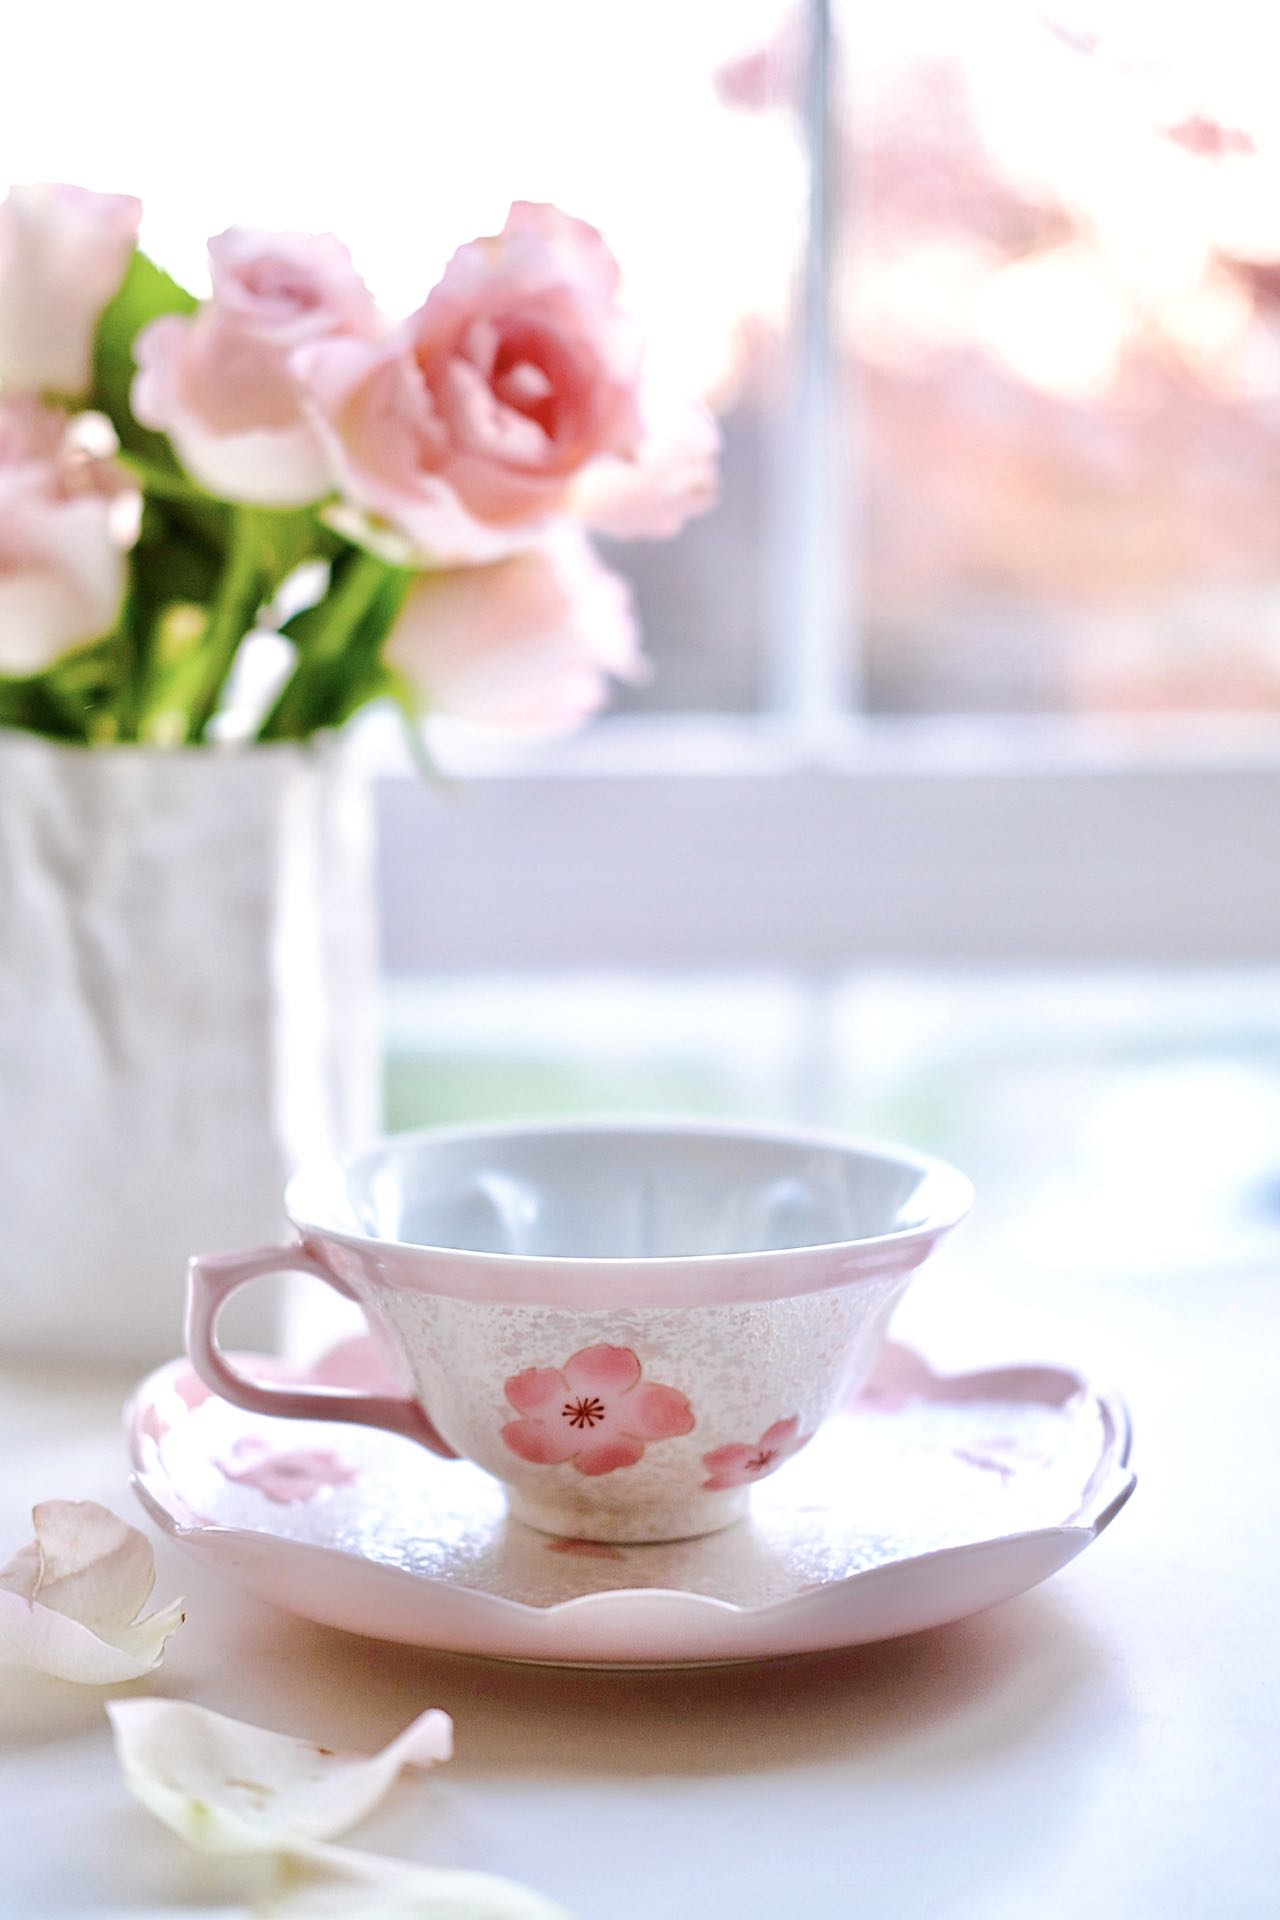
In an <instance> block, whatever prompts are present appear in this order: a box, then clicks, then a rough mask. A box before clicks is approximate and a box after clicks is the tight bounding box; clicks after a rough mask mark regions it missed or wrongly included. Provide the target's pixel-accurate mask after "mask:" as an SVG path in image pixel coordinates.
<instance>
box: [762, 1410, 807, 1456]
mask: <svg viewBox="0 0 1280 1920" xmlns="http://www.w3.org/2000/svg"><path fill="white" fill-rule="evenodd" d="M799 1431H800V1422H799V1420H798V1419H797V1417H796V1415H795V1414H792V1416H791V1418H790V1419H789V1420H775V1421H774V1423H773V1425H772V1426H771V1427H770V1428H769V1430H768V1431H767V1432H766V1433H763V1434H761V1436H760V1445H759V1447H758V1449H756V1451H758V1452H760V1453H765V1452H767V1451H768V1450H769V1448H771V1447H772V1448H775V1449H777V1450H778V1451H779V1452H781V1451H782V1450H784V1449H785V1450H786V1451H788V1452H791V1451H794V1449H795V1448H796V1447H797V1446H799V1444H800V1443H799V1441H798V1439H797V1437H796V1436H797V1434H798V1433H799Z"/></svg>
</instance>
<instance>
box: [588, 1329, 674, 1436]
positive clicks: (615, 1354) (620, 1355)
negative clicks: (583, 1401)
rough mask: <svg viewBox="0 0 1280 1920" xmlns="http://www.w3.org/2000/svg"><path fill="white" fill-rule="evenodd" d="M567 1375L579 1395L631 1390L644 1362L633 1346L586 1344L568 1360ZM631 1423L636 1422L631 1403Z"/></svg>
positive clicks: (628, 1419) (628, 1408)
mask: <svg viewBox="0 0 1280 1920" xmlns="http://www.w3.org/2000/svg"><path fill="white" fill-rule="evenodd" d="M564 1377H565V1380H566V1381H567V1383H568V1385H569V1386H570V1388H571V1389H572V1391H573V1392H574V1393H575V1394H593V1393H595V1394H602V1395H605V1394H607V1395H609V1396H612V1395H614V1394H619V1393H628V1392H630V1390H631V1388H632V1387H634V1386H635V1385H636V1383H637V1382H638V1380H639V1378H640V1362H639V1361H638V1360H637V1359H636V1356H635V1354H634V1353H632V1351H631V1349H630V1347H584V1348H583V1349H582V1351H581V1352H580V1353H575V1354H574V1356H573V1358H572V1359H571V1360H566V1361H565V1364H564ZM627 1425H628V1426H629V1427H631V1426H633V1425H634V1422H633V1420H632V1417H631V1405H630V1403H628V1406H627ZM637 1431H638V1429H637ZM681 1431H682V1432H687V1431H688V1429H687V1428H682V1429H681Z"/></svg>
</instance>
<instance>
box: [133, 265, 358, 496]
mask: <svg viewBox="0 0 1280 1920" xmlns="http://www.w3.org/2000/svg"><path fill="white" fill-rule="evenodd" d="M209 264H210V269H211V272H212V277H213V297H212V298H211V299H210V300H209V301H208V302H207V303H206V304H205V305H204V306H203V307H202V308H201V310H200V312H199V313H198V314H196V315H194V316H193V317H190V318H187V317H183V316H179V315H170V316H168V317H166V318H165V319H162V320H155V321H153V322H152V324H151V325H150V326H149V327H147V328H145V329H144V330H143V332H142V333H141V334H140V335H139V336H138V340H137V343H136V346H135V349H134V351H135V354H136V358H137V362H138V369H139V371H138V377H137V379H136V380H135V382H134V387H133V410H134V412H135V413H136V414H137V416H138V418H139V420H141V421H142V423H143V425H144V426H148V427H154V428H157V429H158V430H159V431H160V432H161V433H167V434H168V435H169V437H170V439H171V440H172V441H173V444H174V447H175V448H176V450H177V453H178V456H179V458H180V459H181V461H182V464H183V465H184V466H185V467H186V468H187V470H188V472H189V473H191V474H192V475H193V477H194V478H195V479H196V480H198V481H199V482H200V484H201V486H203V487H207V488H208V489H209V491H210V492H211V493H216V494H222V495H224V496H225V497H226V498H228V499H231V500H244V501H250V502H253V503H256V504H258V505H261V506H274V507H293V506H305V505H306V504H307V503H308V502H309V501H312V500H318V499H319V498H320V497H321V495H322V494H325V493H327V492H328V491H329V489H330V486H331V484H332V482H331V479H330V474H329V467H328V463H327V460H326V456H325V452H324V448H323V447H322V445H321V441H320V438H319V435H318V433H317V431H316V429H315V427H314V426H313V424H312V422H311V420H310V418H309V415H308V411H307V409H306V408H305V407H304V404H303V399H302V394H301V390H300V387H299V384H298V380H297V377H296V375H295V374H294V372H293V364H292V363H293V356H294V354H295V353H297V352H298V351H299V350H300V349H301V348H303V347H314V346H315V345H316V344H317V343H318V342H320V341H332V340H341V339H345V338H348V337H350V338H359V339H371V338H373V337H374V336H376V335H377V334H378V333H379V332H380V331H381V330H382V323H381V321H380V319H379V316H378V312H377V309H376V307H375V306H374V304H373V300H372V297H371V296H370V294H369V292H368V289H367V288H366V287H365V284H364V282H363V281H362V280H361V279H360V277H359V275H358V274H357V273H356V271H355V268H354V267H353V266H352V264H351V256H350V255H349V253H348V252H347V250H346V248H345V247H344V246H343V245H342V244H341V242H340V241H338V240H335V239H334V237H333V236H332V234H298V233H283V234H269V233H251V232H248V231H245V230H242V229H239V228H232V229H231V231H230V232H228V233H224V234H221V235H219V237H218V238H217V239H216V240H211V241H210V242H209Z"/></svg>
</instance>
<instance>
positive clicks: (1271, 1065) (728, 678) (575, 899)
mask: <svg viewBox="0 0 1280 1920" xmlns="http://www.w3.org/2000/svg"><path fill="white" fill-rule="evenodd" d="M181 14H182V10H181V9H174V8H171V7H169V6H165V5H150V4H143V3H142V0H131V3H130V4H126V5H122V6H118V7H113V8H111V9H103V8H97V7H94V8H89V7H87V6H86V7H83V8H78V7H74V6H68V5H62V6H57V7H49V8H47V9H45V10H42V11H40V12H38V13H37V11H36V10H34V9H24V10H23V17H22V18H21V19H15V20H13V21H11V22H9V24H8V25H7V27H6V41H7V47H8V58H9V61H10V67H11V71H12V72H13V73H21V72H22V71H37V70H40V71H56V72H57V73H58V75H59V92H60V100H59V107H58V112H57V114H56V115H51V114H50V111H49V101H48V97H47V93H45V92H43V91H36V90H31V91H29V92H28V91H27V90H26V89H23V88H20V87H15V86H11V87H10V89H9V90H8V97H7V99H6V110H5V116H4V120H3V124H2V125H0V174H5V175H6V177H9V178H40V177H42V176H45V175H48V176H52V177H65V178H71V179H75V180H81V181H84V182H85V183H86V184H90V185H93V186H95V187H98V188H103V189H109V190H118V191H131V192H136V193H138V194H139V195H141V197H142V198H143V201H144V203H145V207H146V216H145V223H144V229H143V239H144V244H146V245H147V247H148V249H149V250H150V251H151V252H152V254H153V255H155V256H156V257H157V258H159V259H160V260H161V261H162V262H164V264H166V265H167V266H169V267H170V268H171V269H172V270H173V271H174V272H175V273H177V274H179V275H180V276H181V277H182V278H184V279H185V280H186V281H187V282H188V284H190V285H192V286H193V287H197V288H199V287H201V286H202V285H204V284H205V276H204V266H203V261H202V258H201V253H200V247H199V245H198V242H197V236H199V235H203V234H208V233H216V232H218V231H220V230H221V229H222V228H223V227H225V226H227V225H229V224H231V223H232V222H236V223H240V224H248V225H255V226H261V227H271V226H275V225H279V226H282V227H294V228H308V227H310V228H330V227H331V228H333V229H334V230H335V231H337V232H339V233H340V234H342V236H343V237H344V238H345V239H346V240H347V241H348V242H349V243H350V245H351V248H352V251H353V253H354V255H355V258H356V261H357V264H358V265H359V267H360V268H361V270H362V272H363V273H364V275H365V277H366V279H367V280H368V282H369V283H370V285H371V286H372V287H373V289H374V290H375V292H376V293H377V294H378V295H379V297H380V298H381V299H382V300H383V301H384V302H385V303H386V305H387V306H389V307H390V308H391V309H393V310H400V311H408V310H410V309H411V308H413V307H414V306H416V305H417V304H419V302H420V300H421V299H422V297H423V295H424V293H425V290H426V289H427V288H428V287H429V285H430V284H431V283H432V281H433V280H434V279H435V277H436V276H437V274H438V272H439V270H440V268H441V266H442V264H443V261H444V259H445V258H446V257H447V255H448V253H449V252H450V251H451V249H452V247H453V246H454V245H455V244H457V243H458V242H459V241H461V240H462V239H465V238H467V237H469V236H470V235H472V234H473V233H477V232H486V231H493V230H496V229H497V228H498V227H499V226H500V225H501V222H502V219H503V216H504V214H505V210H506V206H507V204H508V202H509V201H510V200H511V199H512V198H517V197H518V198H532V199H544V198H545V199H550V200H555V201H557V202H559V203H560V204H561V205H562V206H564V207H565V208H566V209H568V210H569V211H571V212H574V213H577V214H580V215H582V216H584V217H585V218H587V219H589V220H591V221H593V222H594V223H596V224H597V225H598V226H599V227H600V228H601V229H602V231H603V232H604V233H605V235H606V236H607V238H608V239H609V241H610V243H611V245H612V246H613V248H614V250H615V252H616V253H617V254H618V256H619V258H620V259H621V260H622V262H623V263H624V267H625V270H626V274H627V279H628V288H629V295H630V299H631V302H632V304H633V305H634V306H635V308H636V309H637V310H638V311H639V312H640V314H641V315H642V316H643V318H644V320H645V322H646V325H647V327H648V329H649V333H650V337H651V339H652V342H653V352H654V355H655V356H656V357H657V358H659V359H661V360H662V361H663V362H665V363H666V364H667V365H668V366H669V367H670V368H671V369H672V371H673V372H674V373H675V374H676V375H677V376H678V377H679V378H680V379H681V380H682V381H684V382H691V383H692V384H694V385H695V386H696V387H697V388H698V389H699V390H700V391H701V392H703V393H704V394H705V395H706V396H707V398H708V399H709V401H710V402H711V404H712V405H713V406H714V407H715V409H716V410H717V412H718V413H719V415H720V417H721V420H722V423H723V429H724V434H725V458H724V488H723V499H722V503H721V505H720V507H719V509H718V510H717V511H716V512H715V513H714V514H712V515H710V516H708V517H707V518H706V519H704V520H700V521H698V522H696V523H695V524H694V525H693V526H691V527H690V528H689V529H688V530H687V532H686V533H685V534H683V535H682V536H681V537H680V539H679V540H678V541H675V542H673V543H667V544H662V545H660V546H654V547H652V548H650V549H648V550H646V549H644V548H637V547H635V546H632V547H630V548H629V549H627V550H626V551H625V552H624V551H622V550H619V551H618V552H617V553H615V554H611V555H610V558H611V560H612V561H613V562H614V564H616V565H619V566H621V567H622V568H623V569H624V570H626V571H627V572H628V573H629V574H630V576H631V577H632V579H633V581H634V584H635V587H636V591H637V594H638V597H639V601H640V605H641V609H642V613H643V617H644V623H645V628H646V633H647V640H648V647H649V652H650V655H651V658H652V662H653V675H652V678H651V680H650V682H649V683H648V684H647V685H646V686H644V687H642V688H639V689H634V690H630V691H629V692H628V693H627V694H626V695H625V697H624V698H623V699H622V700H621V701H620V702H619V706H618V709H617V711H616V712H615V713H614V714H612V715H610V716H609V717H608V718H607V719H606V720H604V721H603V722H602V723H601V724H600V725H598V726H597V727H596V728H595V729H593V730H592V732H591V733H590V734H589V735H586V736H584V737H582V738H581V739H579V740H575V741H570V742H565V743H563V744H561V745H558V746H554V747H542V748H539V749H538V750H537V751H536V752H534V751H530V752H528V753H527V754H522V755H521V756H520V757H519V758H515V757H513V756H511V755H507V756H505V757H504V758H502V759H501V760H499V759H497V758H495V757H493V756H489V757H484V756H482V755H481V754H480V753H479V752H478V750H476V749H474V748H470V747H468V748H465V749H464V748H463V747H462V746H461V745H459V746H458V747H457V748H456V750H455V749H453V748H451V747H450V746H449V745H448V743H446V744H445V747H444V749H443V750H442V758H443V760H444V763H445V766H446V770H447V771H448V772H449V773H450V774H451V775H454V774H456V775H458V776H460V778H459V780H458V783H457V785H456V787H455V786H453V785H450V786H448V787H447V788H446V789H444V790H440V791H429V790H424V789H423V788H422V786H421V785H420V784H419V783H418V782H417V780H416V777H415V776H414V775H413V774H412V772H411V771H410V770H408V769H407V768H406V767H405V766H404V765H403V764H401V762H400V760H399V759H398V756H397V751H396V748H395V744H394V739H393V737H392V736H391V734H390V733H388V734H383V733H382V732H380V731H379V729H378V728H377V727H376V726H375V727H374V728H373V729H372V730H371V731H370V732H369V733H368V734H367V735H366V738H365V740H364V742H363V745H362V751H364V752H365V753H366V754H367V755H368V756H369V758H370V762H371V764H373V765H375V766H376V767H377V768H378V769H379V772H380V777H381V780H382V791H381V854H380V858H381V875H382V888H383V901H384V911H383V919H384V926H383V944H384V959H385V996H384V1030H385V1055H386V1116H387V1121H388V1124H389V1125H391V1126H393V1127H400V1126H407V1125H414V1124H420V1123H425V1122H430V1121H441V1120H450V1119H455V1118H470V1117H473V1116H481V1115H483V1116H502V1115H508V1114H510V1115H516V1114H520V1115H527V1114H558V1113H577V1112H588V1111H600V1110H613V1111H618V1110H650V1111H652V1110H658V1109H661V1110H669V1111H683V1112H691V1113H704V1114H716V1115H731V1116H740V1117H743V1118H753V1119H765V1120H784V1121H791V1120H803V1121H808V1122H813V1123H817V1124H821V1125H824V1126H838V1127H842V1128H849V1129H852V1130H855V1131H859V1132H864V1133H871V1132H884V1133H888V1134H891V1135H895V1136H898V1137H900V1138H903V1139H906V1140H909V1141H911V1142H913V1143H915V1144H916V1145H918V1146H921V1147H925V1148H930V1149H933V1150H935V1151H938V1152H942V1153H944V1154H947V1155H950V1156H952V1157H954V1158H955V1159H957V1160H958V1161H959V1162H960V1163H961V1164H963V1165H964V1166H965V1167H966V1169H967V1170H968V1171H970V1172H971V1173H972V1174H973V1175H974V1177H975V1179H976V1180H977V1182H978V1186H979V1190H980V1194H981V1204H980V1208H979V1211H978V1214H977V1216H976V1218H975V1221H974V1223H973V1225H972V1226H971V1227H970V1228H969V1229H968V1230H967V1237H966V1238H964V1240H963V1241H962V1243H961V1244H960V1249H959V1252H958V1255H957V1257H958V1258H961V1259H963V1260H965V1261H968V1262H971V1263H975V1264H982V1263H987V1264H989V1265H992V1266H998V1267H999V1268H1000V1270H1001V1271H1002V1272H1005V1273H1008V1274H1015V1273H1016V1274H1018V1275H1025V1276H1026V1277H1027V1279H1028V1280H1029V1281H1033V1280H1034V1279H1035V1277H1036V1275H1037V1274H1043V1275H1046V1276H1048V1275H1052V1276H1053V1277H1054V1278H1055V1279H1056V1280H1059V1281H1065V1282H1067V1283H1069V1281H1070V1276H1071V1273H1072V1271H1073V1269H1074V1268H1075V1267H1076V1266H1078V1265H1080V1266H1083V1265H1087V1266H1089V1267H1090V1268H1091V1269H1092V1270H1093V1271H1094V1272H1095V1273H1097V1272H1098V1270H1099V1268H1100V1267H1101V1268H1103V1269H1113V1270H1114V1271H1115V1272H1116V1273H1118V1274H1119V1273H1124V1274H1126V1275H1131V1276H1133V1275H1136V1276H1143V1275H1158V1274H1160V1273H1162V1272H1167V1271H1169V1270H1170V1269H1171V1268H1180V1269H1188V1270H1200V1269H1202V1268H1203V1269H1206V1270H1207V1269H1209V1268H1210V1267H1212V1268H1213V1269H1215V1270H1222V1269H1223V1268H1227V1269H1235V1270H1248V1269H1252V1268H1262V1267H1265V1266H1267V1265H1271V1266H1274V1263H1275V1260H1276V1256H1277V1253H1278V1252H1280V992H1278V991H1277V989H1278V985H1280V966H1278V963H1280V899H1278V897H1277V885H1276V874H1277V871H1278V868H1277V857H1278V856H1280V778H1278V777H1277V767H1278V765H1280V762H1278V760H1277V754H1276V735H1277V722H1276V718H1275V714H1276V709H1277V708H1280V116H1277V112H1276V108H1275V103H1274V74H1275V71H1276V62H1277V55H1280V20H1278V19H1276V18H1275V17H1274V16H1273V14H1272V10H1271V9H1269V8H1264V7H1259V6H1257V4H1256V0H1252V3H1244V0H1214V4H1213V5H1210V4H1208V0H1185V3H1184V4H1180V5H1178V6H1176V7H1170V6H1168V5H1163V6H1158V5H1155V4H1147V3H1146V0H1110V4H1108V5H1105V6H1104V5H1101V4H1099V5H1097V6H1093V7H1090V6H1083V5H1081V6H1077V5H1072V4H1067V3H1066V0H1064V4H1062V5H1052V4H1048V5H1038V4H1033V3H1032V0H992V3H991V4H978V5H970V6H966V7H956V6H954V5H950V4H947V0H931V3H930V0H896V4H895V5H894V6H893V7H892V8H889V9H884V8H879V9H877V8H867V7H858V6H855V5H852V4H849V5H847V6H845V5H839V4H831V5H828V4H826V3H825V0H808V3H807V4H805V0H787V3H786V4H777V3H775V0H697V4H694V5H689V4H688V0H679V3H676V0H644V3H643V4H640V3H639V0H636V3H635V4H633V3H632V0H611V4H609V5H608V6H601V5H599V4H598V0H539V3H538V4H537V5H536V6H531V5H528V4H524V3H522V0H487V4H486V5H484V6H483V7H473V8H466V7H458V6H453V5H445V4H439V5H422V4H420V5H417V6H415V7H405V6H404V5H403V4H402V3H400V0H363V5H362V7H361V12H360V18H361V33H360V35H359V36H358V37H353V36H352V35H351V34H350V32H349V30H348V26H347V17H348V16H347V10H346V9H345V8H343V7H339V6H337V5H329V4H315V3H313V4H309V5H307V6H306V7H302V6H301V5H292V4H277V5H274V6H267V7H264V6H262V5H260V4H253V5H250V4H242V3H241V0H223V4H222V5H221V6H220V8H219V10H218V15H217V25H216V28H215V27H213V26H212V25H211V26H210V28H209V30H208V32H207V34H206V36H205V38H204V40H203V42H202V44H201V49H200V65H199V70H198V71H192V70H191V69H190V57H191V54H190V48H191V36H190V34H189V30H188V28H187V26H186V24H185V22H184V21H183V19H182V18H181ZM69 35H70V36H71V38H72V39H73V41H74V48H75V58H74V60H68V59H67V57H66V53H67V46H68V36H69ZM126 42H127V44H128V45H129V47H130V49H131V54H130V59H129V61H128V62H125V60H124V58H123V55H122V47H123V46H124V45H125V44H126ZM250 51H251V55H252V57H249V52H250ZM104 75H109V76H110V85H109V87H104V85H103V76H104ZM160 81H164V82H165V84H159V82H160Z"/></svg>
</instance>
